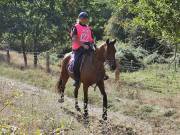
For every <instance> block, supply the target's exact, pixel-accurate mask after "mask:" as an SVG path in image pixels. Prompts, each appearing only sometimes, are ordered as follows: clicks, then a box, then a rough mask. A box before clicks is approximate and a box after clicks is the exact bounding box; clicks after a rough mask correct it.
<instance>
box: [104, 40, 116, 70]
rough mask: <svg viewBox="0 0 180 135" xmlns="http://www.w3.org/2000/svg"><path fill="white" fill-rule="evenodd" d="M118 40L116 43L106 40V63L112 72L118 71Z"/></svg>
mask: <svg viewBox="0 0 180 135" xmlns="http://www.w3.org/2000/svg"><path fill="white" fill-rule="evenodd" d="M115 43H116V39H115V40H114V41H110V40H109V39H107V40H106V50H105V61H106V63H107V64H108V65H109V66H110V68H111V70H115V69H116V59H115V54H116V48H115Z"/></svg>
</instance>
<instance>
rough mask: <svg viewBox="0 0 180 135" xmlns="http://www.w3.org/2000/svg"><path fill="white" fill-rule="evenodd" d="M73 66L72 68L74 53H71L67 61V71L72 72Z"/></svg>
mask: <svg viewBox="0 0 180 135" xmlns="http://www.w3.org/2000/svg"><path fill="white" fill-rule="evenodd" d="M73 68H74V53H71V58H70V60H69V63H68V71H69V72H70V73H74V70H73Z"/></svg>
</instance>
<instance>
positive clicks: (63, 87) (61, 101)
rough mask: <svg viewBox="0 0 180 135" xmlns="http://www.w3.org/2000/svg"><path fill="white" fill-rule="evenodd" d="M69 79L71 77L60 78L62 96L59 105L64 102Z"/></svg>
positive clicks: (59, 86)
mask: <svg viewBox="0 0 180 135" xmlns="http://www.w3.org/2000/svg"><path fill="white" fill-rule="evenodd" d="M68 79H69V76H65V77H63V78H61V77H60V79H59V82H58V89H59V93H60V95H61V98H60V99H59V100H58V102H59V103H63V102H64V90H65V86H66V83H67V81H68Z"/></svg>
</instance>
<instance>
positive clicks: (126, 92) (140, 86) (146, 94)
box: [0, 63, 180, 114]
mask: <svg viewBox="0 0 180 135" xmlns="http://www.w3.org/2000/svg"><path fill="white" fill-rule="evenodd" d="M108 74H110V76H111V78H114V76H113V74H112V73H110V72H109V73H108ZM0 75H1V76H6V77H8V78H13V79H17V80H20V81H22V82H25V83H28V84H31V85H34V86H38V87H41V88H45V89H48V90H50V91H53V92H54V91H55V85H56V82H57V79H58V76H53V75H51V74H48V73H46V72H44V71H43V70H41V69H26V70H20V69H18V68H15V67H13V66H9V65H7V64H5V63H1V65H0ZM120 79H121V81H120V82H115V81H114V80H113V79H111V80H109V81H106V82H105V84H106V91H107V95H108V103H109V107H110V110H112V111H120V112H122V113H123V112H126V113H127V114H128V112H129V113H131V111H133V110H132V109H128V108H127V105H128V106H131V107H132V108H133V107H134V106H136V107H137V106H138V107H139V106H141V105H140V104H139V103H140V102H141V103H142V104H143V103H144V102H145V101H144V99H145V100H148V99H150V100H153V101H156V100H158V99H159V98H162V100H164V101H165V100H167V99H169V98H172V99H173V97H174V96H170V95H175V94H177V93H179V92H180V72H174V71H173V70H168V68H167V65H151V66H149V67H148V68H147V69H145V70H140V71H137V72H134V73H121V74H120ZM73 89H74V88H73V86H72V80H69V81H68V83H67V86H66V90H65V94H66V95H67V96H69V97H74V95H73ZM79 99H80V100H82V101H83V91H82V88H81V89H80V90H79ZM119 99H120V101H119ZM121 100H122V101H121ZM124 101H126V102H125V103H124ZM150 102H151V101H150ZM89 103H91V104H94V105H98V106H100V107H101V106H102V96H101V94H100V92H99V90H98V88H97V90H96V91H94V90H93V88H90V90H89ZM157 103H158V102H157ZM144 104H146V103H144ZM149 104H151V103H149ZM121 108H123V109H121Z"/></svg>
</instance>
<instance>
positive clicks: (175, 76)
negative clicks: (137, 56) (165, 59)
mask: <svg viewBox="0 0 180 135" xmlns="http://www.w3.org/2000/svg"><path fill="white" fill-rule="evenodd" d="M121 79H122V80H123V81H125V82H127V83H129V84H130V85H131V84H137V85H139V86H141V87H142V88H144V89H147V90H152V91H155V92H159V93H164V94H165V93H167V94H176V93H178V92H180V72H175V71H174V70H173V69H168V65H151V66H149V67H148V68H147V69H145V70H140V71H137V72H134V73H122V74H121Z"/></svg>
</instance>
